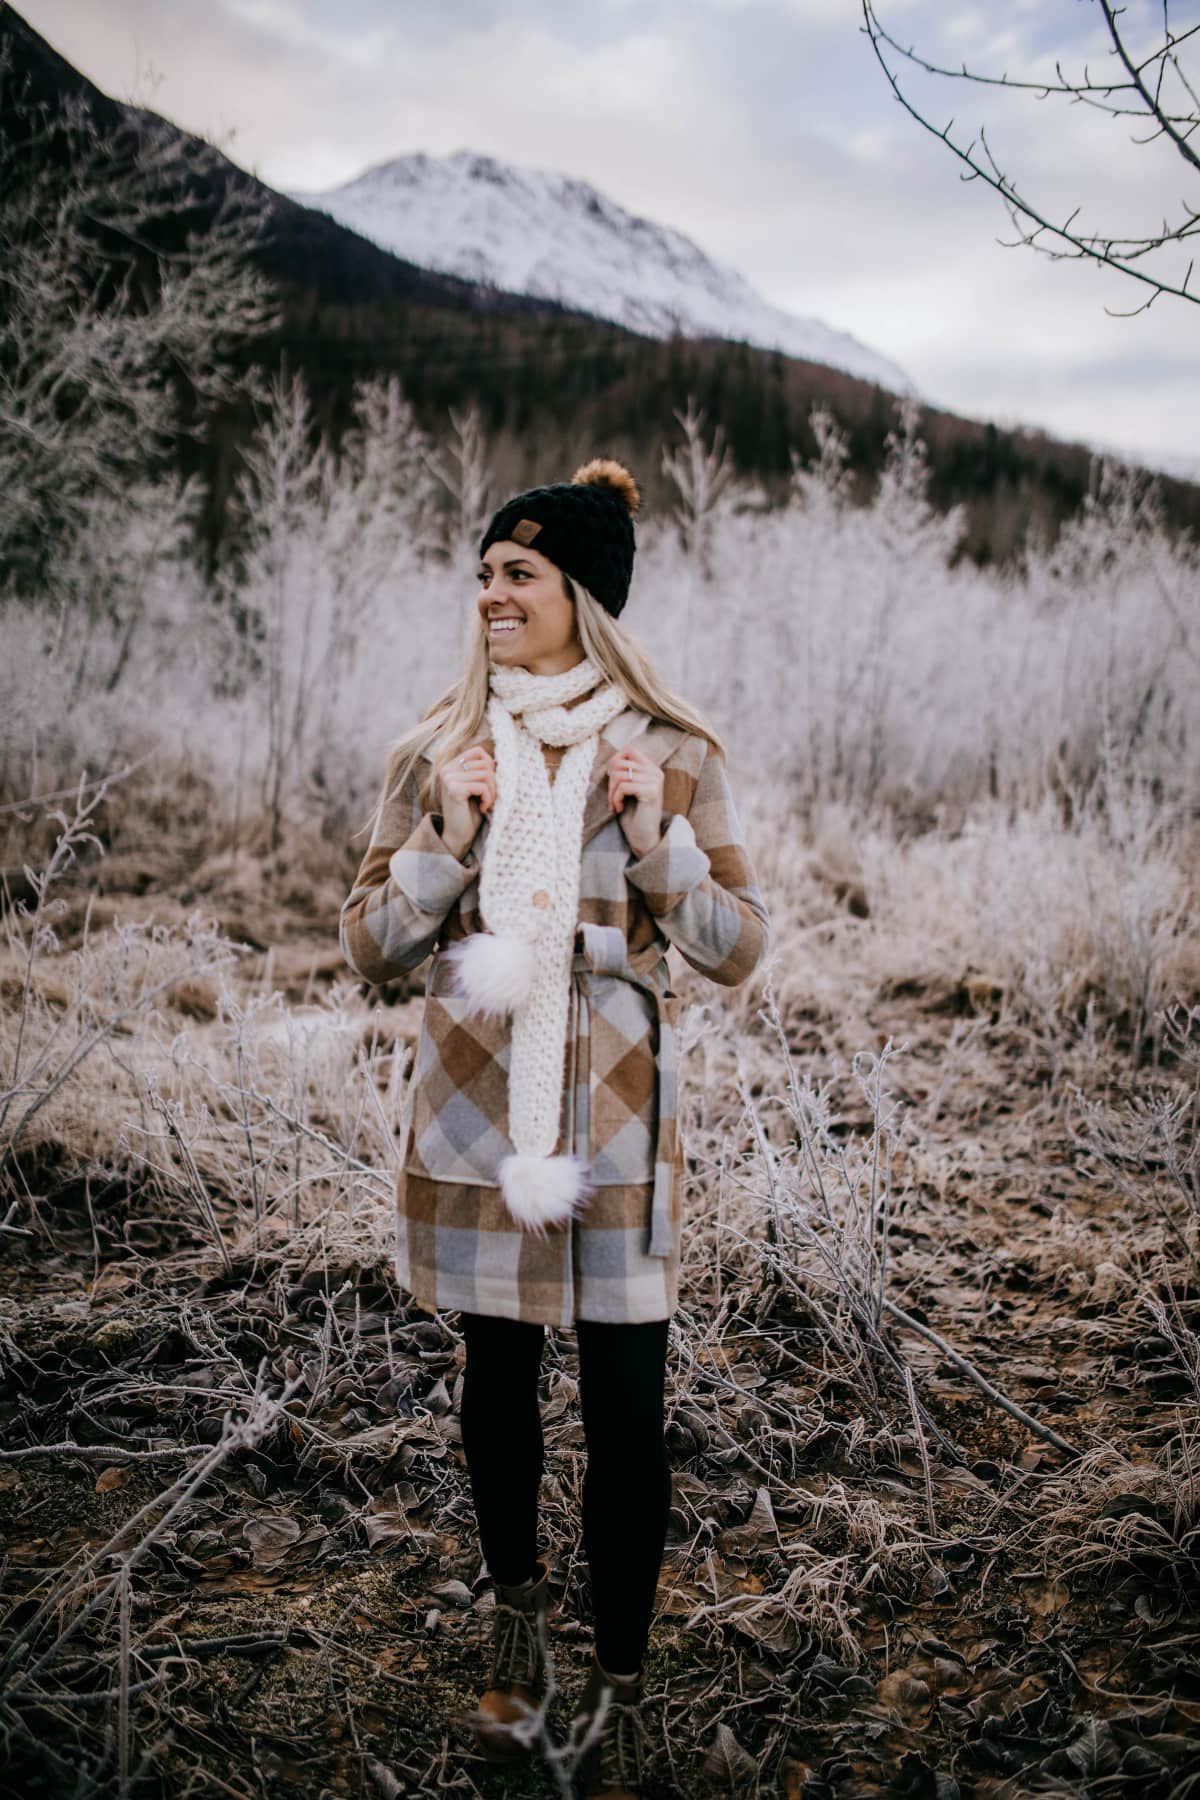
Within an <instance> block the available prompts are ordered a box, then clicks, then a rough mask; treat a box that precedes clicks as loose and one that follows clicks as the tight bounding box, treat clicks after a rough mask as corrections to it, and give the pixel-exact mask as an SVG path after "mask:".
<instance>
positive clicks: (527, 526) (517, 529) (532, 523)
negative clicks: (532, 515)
mask: <svg viewBox="0 0 1200 1800" xmlns="http://www.w3.org/2000/svg"><path fill="white" fill-rule="evenodd" d="M541 529H542V528H541V526H540V525H539V523H538V521H537V520H536V519H518V520H517V522H516V524H515V525H514V526H513V528H512V532H511V537H512V541H513V543H514V544H524V545H525V546H526V547H527V548H528V546H529V545H530V544H532V542H533V540H534V538H535V537H536V536H537V534H538V532H539V531H540V530H541Z"/></svg>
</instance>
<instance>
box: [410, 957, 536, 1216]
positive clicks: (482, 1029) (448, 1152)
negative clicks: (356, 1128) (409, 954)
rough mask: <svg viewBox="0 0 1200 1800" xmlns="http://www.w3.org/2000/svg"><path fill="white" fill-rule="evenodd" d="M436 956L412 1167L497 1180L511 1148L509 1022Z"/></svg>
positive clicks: (415, 1079) (416, 1085)
mask: <svg viewBox="0 0 1200 1800" xmlns="http://www.w3.org/2000/svg"><path fill="white" fill-rule="evenodd" d="M443 967H444V965H442V964H441V963H440V961H439V960H437V959H435V961H434V964H433V967H432V968H431V969H430V973H429V982H428V989H427V992H426V996H425V1011H424V1015H423V1017H422V1020H421V1032H420V1036H419V1038H418V1040H417V1056H416V1062H415V1064H414V1067H413V1072H412V1083H411V1090H410V1091H411V1095H412V1128H411V1132H410V1135H409V1144H408V1156H407V1159H406V1167H407V1168H408V1169H409V1170H411V1171H412V1172H413V1173H414V1174H418V1175H427V1176H429V1177H430V1179H432V1180H434V1181H462V1182H472V1183H482V1184H484V1185H486V1186H494V1185H495V1183H496V1182H497V1180H498V1179H499V1174H498V1172H499V1168H500V1164H501V1162H502V1161H503V1159H504V1158H505V1157H506V1156H509V1155H511V1154H512V1144H511V1143H510V1142H509V1137H508V1064H509V1028H508V1021H507V1020H506V1019H488V1018H483V1017H481V1015H480V1014H478V1013H474V1012H472V1011H471V1009H470V1005H469V1003H468V1002H467V1001H466V1000H465V999H463V998H462V997H461V996H459V995H455V994H449V993H445V992H438V991H437V990H438V989H442V988H445V987H447V986H448V985H449V983H448V981H447V980H446V979H445V978H444V975H443V972H442V971H443Z"/></svg>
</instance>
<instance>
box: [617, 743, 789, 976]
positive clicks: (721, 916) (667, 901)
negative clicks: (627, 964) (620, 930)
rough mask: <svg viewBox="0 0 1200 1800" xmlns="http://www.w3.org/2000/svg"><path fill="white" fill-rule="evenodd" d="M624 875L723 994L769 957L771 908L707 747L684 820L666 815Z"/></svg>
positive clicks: (715, 757) (716, 756) (719, 767)
mask: <svg viewBox="0 0 1200 1800" xmlns="http://www.w3.org/2000/svg"><path fill="white" fill-rule="evenodd" d="M625 873H626V877H627V879H628V880H629V881H630V882H631V883H632V884H633V886H634V887H636V888H637V889H638V890H639V892H640V893H641V894H642V897H643V898H644V900H645V902H646V905H647V906H648V907H649V909H650V911H651V912H652V913H653V914H654V917H655V919H656V920H657V922H658V927H659V929H660V931H661V932H662V933H663V935H664V937H666V938H667V939H668V940H669V941H670V942H671V943H672V944H674V945H675V948H676V949H677V950H678V951H680V953H681V954H682V955H683V956H684V957H685V958H686V960H687V961H688V962H689V963H691V965H692V967H693V968H694V969H698V970H699V971H700V973H701V974H702V975H707V976H708V978H709V980H710V981H716V982H719V983H720V984H721V986H722V987H736V986H737V984H738V982H740V981H745V979H746V977H747V976H748V975H751V974H753V972H754V970H755V969H756V968H757V967H758V964H759V963H760V962H761V961H762V958H763V956H764V955H765V953H766V948H767V909H766V906H765V905H764V903H763V897H762V894H761V893H760V891H759V887H758V883H757V881H756V879H755V875H754V870H753V869H752V868H751V866H750V858H749V856H748V854H747V851H746V845H745V840H744V838H743V836H742V828H741V825H740V823H739V821H738V816H737V810H736V808H735V807H734V804H733V795H732V794H731V793H730V791H729V781H728V779H727V777H726V774H725V763H724V759H723V758H722V757H721V755H720V753H719V752H718V751H716V750H713V749H712V748H711V746H710V747H709V748H708V750H707V754H706V755H705V758H704V761H703V763H702V764H701V766H700V772H699V775H698V776H697V778H696V785H695V788H694V790H693V793H692V797H691V802H690V804H689V806H688V810H687V812H686V814H685V813H682V812H677V813H668V814H665V815H664V817H663V834H662V837H661V838H660V839H659V841H658V843H657V844H656V845H655V846H654V848H653V850H651V851H650V852H649V853H648V854H647V855H646V856H643V857H640V858H638V859H637V860H636V861H635V862H632V863H631V864H630V865H629V866H628V868H627V869H626V871H625Z"/></svg>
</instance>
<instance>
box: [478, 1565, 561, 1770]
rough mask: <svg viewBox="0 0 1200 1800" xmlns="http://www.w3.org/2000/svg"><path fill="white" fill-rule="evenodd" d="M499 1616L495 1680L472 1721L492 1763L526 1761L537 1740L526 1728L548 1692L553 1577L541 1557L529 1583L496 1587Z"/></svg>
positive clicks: (494, 1643) (494, 1648) (494, 1650)
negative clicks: (546, 1649) (545, 1650)
mask: <svg viewBox="0 0 1200 1800" xmlns="http://www.w3.org/2000/svg"><path fill="white" fill-rule="evenodd" d="M493 1588H494V1591H495V1595H496V1616H495V1622H494V1626H493V1632H494V1636H493V1640H492V1675H491V1680H490V1681H489V1683H488V1686H487V1690H486V1692H484V1693H483V1694H482V1695H481V1696H480V1699H479V1705H478V1708H477V1710H476V1712H475V1714H474V1716H473V1718H472V1721H471V1723H472V1726H473V1728H474V1732H475V1739H476V1742H477V1743H478V1745H479V1748H480V1750H481V1751H482V1752H483V1754H484V1756H486V1757H488V1758H489V1759H490V1760H491V1761H493V1762H511V1761H512V1760H513V1759H514V1758H516V1757H519V1756H524V1755H525V1754H526V1753H527V1752H528V1751H529V1750H530V1749H531V1748H532V1745H533V1738H532V1736H531V1735H529V1734H528V1732H527V1731H522V1730H521V1729H520V1727H521V1726H522V1725H525V1726H528V1724H529V1722H530V1721H531V1720H532V1719H533V1718H534V1717H535V1716H536V1713H537V1709H538V1705H539V1703H540V1701H541V1699H542V1695H543V1694H544V1693H545V1689H546V1669H545V1661H544V1658H543V1656H542V1638H543V1637H544V1633H545V1629H546V1613H547V1610H548V1608H549V1602H550V1571H549V1568H548V1566H547V1564H546V1562H545V1560H544V1559H543V1558H542V1557H539V1558H538V1560H537V1562H536V1563H535V1564H534V1571H533V1574H532V1576H531V1577H530V1579H529V1580H528V1581H523V1582H522V1583H521V1584H520V1586H519V1587H505V1586H504V1585H503V1583H502V1582H499V1581H497V1582H494V1583H493Z"/></svg>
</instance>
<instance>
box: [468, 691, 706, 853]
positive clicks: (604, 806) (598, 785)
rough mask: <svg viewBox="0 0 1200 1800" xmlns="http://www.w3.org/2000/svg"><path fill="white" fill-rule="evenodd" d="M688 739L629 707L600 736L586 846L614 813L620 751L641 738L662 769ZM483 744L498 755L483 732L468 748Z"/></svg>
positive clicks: (589, 798) (643, 747)
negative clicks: (613, 779)
mask: <svg viewBox="0 0 1200 1800" xmlns="http://www.w3.org/2000/svg"><path fill="white" fill-rule="evenodd" d="M686 736H687V733H686V732H685V731H682V730H680V728H679V727H678V726H677V725H664V724H663V723H662V721H661V720H658V719H652V718H651V717H650V714H649V713H644V712H642V711H640V710H639V708H637V707H636V706H627V707H626V708H625V710H624V711H623V712H619V713H618V714H617V716H616V718H615V719H611V720H610V721H609V723H608V724H607V725H606V726H605V727H604V730H603V731H602V732H601V733H600V737H599V740H598V742H597V744H596V754H595V757H594V758H593V760H592V771H591V774H590V776H589V777H588V791H587V799H586V800H585V801H584V805H583V842H584V843H585V844H586V843H588V842H589V840H590V839H592V838H594V837H595V835H596V833H597V832H598V831H599V830H601V829H602V827H603V826H605V825H607V824H608V821H609V820H610V819H611V818H612V816H613V815H612V813H611V811H610V810H609V805H608V777H607V775H606V773H605V771H606V770H607V768H608V763H609V759H610V758H611V757H612V756H614V755H615V754H616V752H617V751H618V750H624V749H625V748H626V747H627V746H628V745H629V744H631V743H633V741H634V739H635V738H636V739H637V743H638V748H639V749H640V750H644V751H645V753H646V755H647V756H649V757H651V758H652V759H653V760H654V761H655V762H656V763H657V764H658V765H659V767H660V768H661V767H662V765H663V763H665V762H666V760H667V758H668V757H669V756H671V755H673V754H674V752H675V751H676V750H677V749H678V748H679V746H680V744H682V742H683V740H684V738H685V737H686ZM475 744H481V745H482V746H483V748H484V749H485V750H487V751H488V752H489V753H491V754H494V753H495V748H496V746H495V743H494V742H493V740H492V737H491V735H490V734H489V733H488V732H481V733H480V735H479V736H478V737H477V738H475V739H474V740H473V743H472V744H471V745H468V746H467V747H468V748H469V749H470V748H473V747H474V745H475Z"/></svg>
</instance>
